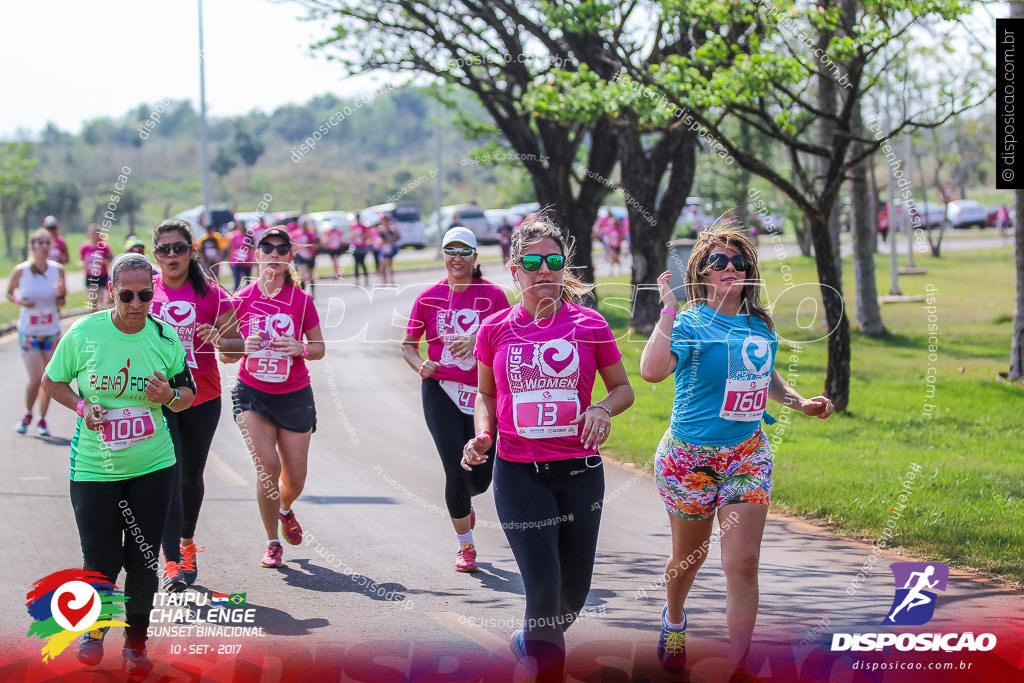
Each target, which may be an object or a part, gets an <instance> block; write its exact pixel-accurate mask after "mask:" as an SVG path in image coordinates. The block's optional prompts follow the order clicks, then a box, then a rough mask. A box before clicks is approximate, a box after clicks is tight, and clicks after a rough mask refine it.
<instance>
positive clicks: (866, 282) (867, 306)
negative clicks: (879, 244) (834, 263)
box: [850, 105, 885, 336]
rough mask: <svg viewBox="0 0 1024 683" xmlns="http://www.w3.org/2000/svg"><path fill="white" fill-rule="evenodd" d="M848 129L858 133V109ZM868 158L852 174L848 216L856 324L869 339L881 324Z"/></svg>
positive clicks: (858, 146) (857, 147) (860, 148)
mask: <svg viewBox="0 0 1024 683" xmlns="http://www.w3.org/2000/svg"><path fill="white" fill-rule="evenodd" d="M850 123H851V128H853V130H855V131H857V132H858V133H860V134H861V135H863V136H864V137H867V135H866V133H861V131H863V129H864V124H863V122H862V121H861V113H860V106H859V105H858V106H857V107H856V109H854V113H853V120H852V121H851V122H850ZM864 147H865V145H864V144H863V143H859V142H855V143H854V144H853V154H854V155H858V154H862V153H863V152H864ZM869 163H870V158H869V159H865V160H864V161H862V162H860V163H859V164H857V165H856V166H854V167H853V170H852V179H851V181H850V183H851V185H852V186H853V191H852V195H853V196H852V197H851V199H852V204H851V206H850V209H851V213H852V214H853V215H852V223H853V226H852V231H851V232H852V233H853V277H854V280H855V282H856V286H857V323H858V324H859V325H860V329H861V331H862V332H864V334H869V335H872V336H876V335H881V334H885V325H884V324H883V323H882V309H881V307H880V306H879V305H878V285H877V283H876V282H875V242H876V235H877V233H878V231H877V230H876V229H875V222H874V220H873V219H874V218H875V215H876V214H875V212H874V211H872V210H871V206H872V201H871V187H870V185H869V183H868V165H869Z"/></svg>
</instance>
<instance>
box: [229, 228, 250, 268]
mask: <svg viewBox="0 0 1024 683" xmlns="http://www.w3.org/2000/svg"><path fill="white" fill-rule="evenodd" d="M253 244H254V243H253V241H252V238H251V237H249V235H247V234H246V233H244V232H238V231H237V230H232V231H231V235H229V236H228V251H230V252H231V263H251V262H252V261H253V260H254V259H253Z"/></svg>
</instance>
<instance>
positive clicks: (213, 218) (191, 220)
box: [174, 204, 234, 235]
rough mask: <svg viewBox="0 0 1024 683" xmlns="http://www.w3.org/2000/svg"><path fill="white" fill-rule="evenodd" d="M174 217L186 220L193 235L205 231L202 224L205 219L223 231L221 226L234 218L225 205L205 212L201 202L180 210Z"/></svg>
mask: <svg viewBox="0 0 1024 683" xmlns="http://www.w3.org/2000/svg"><path fill="white" fill-rule="evenodd" d="M174 217H175V218H180V219H181V220H184V221H187V222H188V224H189V225H190V226H192V234H193V235H201V234H203V233H204V232H206V228H205V227H204V225H203V223H204V222H205V221H209V222H211V223H212V224H213V226H214V227H215V228H217V229H218V230H220V231H221V232H224V230H223V227H224V226H225V225H227V224H228V223H230V222H231V221H233V220H234V216H233V215H232V213H231V210H230V209H228V208H226V207H216V208H214V209H212V210H211V211H210V212H209V214H207V213H206V207H205V206H203V205H202V204H200V205H199V206H197V207H195V208H194V209H189V210H187V211H182V212H181V213H179V214H177V215H175V216H174Z"/></svg>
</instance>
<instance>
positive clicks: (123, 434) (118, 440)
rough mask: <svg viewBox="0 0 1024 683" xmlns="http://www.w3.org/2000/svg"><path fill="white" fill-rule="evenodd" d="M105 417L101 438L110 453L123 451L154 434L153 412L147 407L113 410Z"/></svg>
mask: <svg viewBox="0 0 1024 683" xmlns="http://www.w3.org/2000/svg"><path fill="white" fill-rule="evenodd" d="M105 417H106V418H107V423H106V424H105V425H103V432H102V433H101V436H102V438H103V442H104V443H105V444H107V446H108V447H109V448H110V450H112V451H123V450H124V449H126V448H128V447H129V446H134V445H135V444H137V443H142V442H143V441H145V440H146V439H148V438H149V437H151V436H153V435H154V434H156V424H155V423H154V422H153V412H152V411H151V410H150V409H149V407H148V406H136V407H130V408H113V409H111V410H109V411H107V414H106V415H105Z"/></svg>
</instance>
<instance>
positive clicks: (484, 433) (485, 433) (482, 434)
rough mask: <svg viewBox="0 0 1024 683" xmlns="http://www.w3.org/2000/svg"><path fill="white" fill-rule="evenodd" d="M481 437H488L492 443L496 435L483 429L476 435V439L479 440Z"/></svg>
mask: <svg viewBox="0 0 1024 683" xmlns="http://www.w3.org/2000/svg"><path fill="white" fill-rule="evenodd" d="M481 436H487V437H488V438H489V439H490V440H491V441H494V435H493V434H491V433H490V432H489V431H487V430H486V429H481V430H480V431H479V432H477V433H476V438H478V439H479V438H480V437H481Z"/></svg>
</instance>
